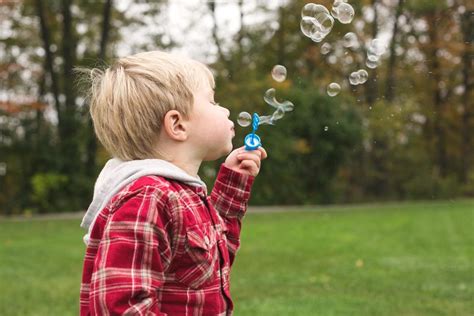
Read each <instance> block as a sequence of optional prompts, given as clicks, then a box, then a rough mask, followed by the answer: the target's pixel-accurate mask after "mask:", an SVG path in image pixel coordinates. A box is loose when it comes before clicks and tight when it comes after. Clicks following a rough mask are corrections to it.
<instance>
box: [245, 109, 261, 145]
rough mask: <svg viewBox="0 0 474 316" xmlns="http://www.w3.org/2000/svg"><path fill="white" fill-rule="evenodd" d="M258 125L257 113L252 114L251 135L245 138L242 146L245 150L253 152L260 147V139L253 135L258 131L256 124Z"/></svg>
mask: <svg viewBox="0 0 474 316" xmlns="http://www.w3.org/2000/svg"><path fill="white" fill-rule="evenodd" d="M259 123H260V117H259V116H258V114H257V113H254V114H253V116H252V133H251V134H248V135H247V136H245V139H244V144H245V150H249V151H250V150H255V149H257V148H258V147H260V146H262V142H261V140H260V137H259V136H258V135H257V134H255V132H256V131H257V129H258V124H259Z"/></svg>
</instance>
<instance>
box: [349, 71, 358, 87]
mask: <svg viewBox="0 0 474 316" xmlns="http://www.w3.org/2000/svg"><path fill="white" fill-rule="evenodd" d="M359 81H360V75H359V73H358V72H357V71H354V72H352V73H351V74H350V75H349V82H350V84H351V85H353V86H356V85H358V84H359Z"/></svg>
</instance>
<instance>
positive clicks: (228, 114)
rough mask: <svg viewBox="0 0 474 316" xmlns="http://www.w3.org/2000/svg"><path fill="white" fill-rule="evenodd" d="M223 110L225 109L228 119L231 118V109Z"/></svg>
mask: <svg viewBox="0 0 474 316" xmlns="http://www.w3.org/2000/svg"><path fill="white" fill-rule="evenodd" d="M223 109H224V111H225V112H226V113H227V117H230V111H229V109H228V108H223Z"/></svg>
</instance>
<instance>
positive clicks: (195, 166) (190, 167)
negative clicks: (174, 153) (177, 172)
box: [169, 157, 202, 178]
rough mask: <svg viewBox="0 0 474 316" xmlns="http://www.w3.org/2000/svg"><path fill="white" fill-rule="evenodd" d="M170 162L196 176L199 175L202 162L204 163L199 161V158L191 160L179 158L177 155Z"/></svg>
mask: <svg viewBox="0 0 474 316" xmlns="http://www.w3.org/2000/svg"><path fill="white" fill-rule="evenodd" d="M169 162H171V163H172V164H173V165H175V166H177V167H179V168H180V169H182V170H183V171H184V172H186V173H187V174H189V175H190V176H192V177H194V178H197V177H198V171H199V167H200V166H201V163H202V161H199V160H194V161H191V160H188V159H177V158H176V157H175V159H173V160H170V161H169Z"/></svg>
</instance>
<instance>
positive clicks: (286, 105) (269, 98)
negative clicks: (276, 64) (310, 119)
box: [263, 88, 295, 112]
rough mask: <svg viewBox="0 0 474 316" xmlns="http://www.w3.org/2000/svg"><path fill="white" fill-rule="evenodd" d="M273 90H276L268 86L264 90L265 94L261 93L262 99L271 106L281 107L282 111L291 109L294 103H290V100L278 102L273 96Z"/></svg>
mask: <svg viewBox="0 0 474 316" xmlns="http://www.w3.org/2000/svg"><path fill="white" fill-rule="evenodd" d="M275 92H276V91H275V89H274V88H270V89H268V90H267V91H266V92H265V94H264V95H263V100H264V101H265V103H267V104H268V105H271V106H273V107H274V108H276V109H282V111H284V112H291V111H293V109H294V108H295V105H294V104H293V103H291V101H283V102H278V101H277V99H276V97H275Z"/></svg>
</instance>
